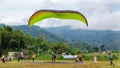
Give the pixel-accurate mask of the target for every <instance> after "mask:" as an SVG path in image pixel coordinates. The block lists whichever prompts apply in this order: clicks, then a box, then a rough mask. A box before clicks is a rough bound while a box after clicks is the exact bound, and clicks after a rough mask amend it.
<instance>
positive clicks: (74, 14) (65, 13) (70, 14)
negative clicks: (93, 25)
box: [28, 10, 88, 26]
mask: <svg viewBox="0 0 120 68" xmlns="http://www.w3.org/2000/svg"><path fill="white" fill-rule="evenodd" d="M47 18H59V19H73V20H79V21H81V22H82V23H84V24H85V25H87V26H88V22H87V19H86V18H85V16H84V15H83V14H82V13H80V12H78V11H73V10H39V11H37V12H35V13H34V14H33V15H32V16H31V17H30V18H29V21H28V26H32V25H34V24H35V23H37V22H39V21H41V20H43V19H47Z"/></svg>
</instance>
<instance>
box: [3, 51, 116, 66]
mask: <svg viewBox="0 0 120 68" xmlns="http://www.w3.org/2000/svg"><path fill="white" fill-rule="evenodd" d="M107 54H108V56H109V59H110V66H115V64H114V63H113V56H112V54H111V53H110V52H108V53H107ZM51 56H52V57H51V59H52V62H53V63H54V62H56V54H55V53H54V52H51ZM31 58H32V61H33V62H34V60H35V58H36V54H35V52H33V53H32V55H31ZM82 58H83V57H82V54H81V53H77V58H76V62H80V63H83V60H82ZM93 58H94V63H97V54H96V52H94V54H93ZM22 59H23V53H22V52H19V53H18V62H19V61H20V60H22ZM9 60H12V59H11V58H9ZM1 61H2V62H3V63H5V55H4V54H3V55H2V57H1Z"/></svg>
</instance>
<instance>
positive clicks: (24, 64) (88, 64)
mask: <svg viewBox="0 0 120 68" xmlns="http://www.w3.org/2000/svg"><path fill="white" fill-rule="evenodd" d="M31 62H32V60H22V61H21V62H17V60H14V61H12V62H6V63H0V68H113V67H111V66H109V61H98V63H97V64H94V63H93V61H84V63H85V64H74V63H72V64H71V63H70V64H64V63H62V64H59V63H56V64H53V63H48V64H46V63H45V64H44V63H42V62H51V60H35V63H31ZM57 62H74V61H73V60H57ZM114 63H115V65H116V66H115V67H114V68H120V60H115V61H114Z"/></svg>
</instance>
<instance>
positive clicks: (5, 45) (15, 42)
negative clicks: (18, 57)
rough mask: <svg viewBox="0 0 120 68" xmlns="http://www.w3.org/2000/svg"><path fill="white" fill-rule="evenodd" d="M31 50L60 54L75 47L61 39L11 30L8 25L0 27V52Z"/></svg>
mask: <svg viewBox="0 0 120 68" xmlns="http://www.w3.org/2000/svg"><path fill="white" fill-rule="evenodd" d="M21 50H32V51H34V52H38V53H50V52H52V51H53V52H56V53H57V54H61V53H63V52H68V53H71V54H74V53H75V49H74V48H72V47H70V46H68V45H67V44H66V43H63V42H61V41H57V42H50V41H47V40H45V36H43V35H41V34H40V35H39V36H38V37H36V38H35V37H32V36H31V35H30V34H25V33H23V32H22V31H20V30H13V29H12V28H11V27H10V26H3V27H1V28H0V53H1V54H2V53H6V54H7V52H9V51H15V52H18V51H21Z"/></svg>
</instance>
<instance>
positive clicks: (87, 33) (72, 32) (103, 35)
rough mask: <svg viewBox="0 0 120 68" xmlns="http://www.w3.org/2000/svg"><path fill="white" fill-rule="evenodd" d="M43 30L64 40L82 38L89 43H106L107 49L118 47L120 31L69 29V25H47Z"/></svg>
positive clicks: (119, 46)
mask: <svg viewBox="0 0 120 68" xmlns="http://www.w3.org/2000/svg"><path fill="white" fill-rule="evenodd" d="M45 30H47V31H49V32H51V33H54V34H56V35H58V36H60V37H62V38H64V39H65V40H81V41H82V40H83V41H85V42H89V43H91V44H96V45H106V47H107V49H115V48H119V49H120V42H119V41H120V31H112V30H83V29H71V28H70V27H69V26H63V27H49V28H45Z"/></svg>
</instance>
